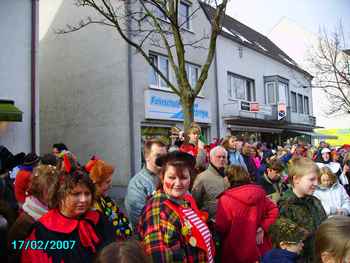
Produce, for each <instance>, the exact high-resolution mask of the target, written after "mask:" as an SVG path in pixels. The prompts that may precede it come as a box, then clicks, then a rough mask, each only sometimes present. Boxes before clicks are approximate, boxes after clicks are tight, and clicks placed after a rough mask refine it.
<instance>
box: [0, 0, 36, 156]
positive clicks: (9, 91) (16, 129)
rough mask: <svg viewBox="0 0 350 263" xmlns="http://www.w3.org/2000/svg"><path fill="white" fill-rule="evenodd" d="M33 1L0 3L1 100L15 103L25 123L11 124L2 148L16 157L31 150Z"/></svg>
mask: <svg viewBox="0 0 350 263" xmlns="http://www.w3.org/2000/svg"><path fill="white" fill-rule="evenodd" d="M31 2H32V1H31V0H1V7H0V37H1V39H0V43H1V44H0V45H1V49H0V50H1V55H0V82H1V86H0V98H6V99H10V100H14V101H15V105H16V107H18V108H19V109H20V110H21V111H22V112H23V121H22V122H10V123H8V128H7V129H5V130H3V131H1V133H0V144H1V145H5V146H6V147H8V148H9V149H10V151H12V152H13V153H17V152H20V151H23V152H29V151H30V150H31V139H30V134H31V132H30V119H31V108H30V105H31V99H30V97H31V96H30V95H31V91H30V89H31V82H30V81H31V78H30V76H31V75H30V74H31V55H30V54H31Z"/></svg>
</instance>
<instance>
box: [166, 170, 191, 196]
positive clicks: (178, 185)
mask: <svg viewBox="0 0 350 263" xmlns="http://www.w3.org/2000/svg"><path fill="white" fill-rule="evenodd" d="M181 173H182V174H180V175H179V174H178V171H177V169H176V167H174V166H171V165H169V166H168V167H167V169H166V171H165V173H164V179H163V190H164V192H165V193H166V194H168V195H169V196H171V197H174V198H181V197H182V196H183V195H184V194H185V193H187V191H188V188H189V187H190V181H191V179H190V171H189V170H188V169H187V168H183V169H182V171H181Z"/></svg>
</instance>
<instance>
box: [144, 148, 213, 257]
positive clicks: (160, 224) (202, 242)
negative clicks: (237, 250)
mask: <svg viewBox="0 0 350 263" xmlns="http://www.w3.org/2000/svg"><path fill="white" fill-rule="evenodd" d="M157 165H159V166H162V171H161V181H162V186H161V187H160V190H158V191H157V192H156V193H155V194H154V195H153V197H152V198H151V199H150V200H149V201H148V202H147V204H146V206H145V208H144V211H143V215H142V216H141V218H140V221H139V224H138V227H137V232H138V236H139V238H140V239H141V241H142V242H143V245H144V247H145V251H146V253H147V254H148V255H150V257H151V258H152V260H153V262H174V263H176V262H181V263H182V262H183V263H187V262H214V255H215V251H214V243H213V240H212V237H211V234H210V231H209V229H208V227H207V225H206V223H205V221H206V218H207V215H205V214H204V213H202V212H200V211H199V210H198V208H197V206H196V203H195V201H194V199H193V198H192V196H191V195H190V194H188V188H189V185H190V172H191V170H193V168H194V166H195V159H194V158H193V157H192V156H191V155H189V154H187V153H183V152H171V153H168V154H167V155H165V156H163V157H160V158H158V160H157Z"/></svg>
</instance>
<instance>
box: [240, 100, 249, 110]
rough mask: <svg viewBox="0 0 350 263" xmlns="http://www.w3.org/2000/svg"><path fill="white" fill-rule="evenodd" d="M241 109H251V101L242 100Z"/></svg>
mask: <svg viewBox="0 0 350 263" xmlns="http://www.w3.org/2000/svg"><path fill="white" fill-rule="evenodd" d="M241 110H246V111H250V102H247V101H241Z"/></svg>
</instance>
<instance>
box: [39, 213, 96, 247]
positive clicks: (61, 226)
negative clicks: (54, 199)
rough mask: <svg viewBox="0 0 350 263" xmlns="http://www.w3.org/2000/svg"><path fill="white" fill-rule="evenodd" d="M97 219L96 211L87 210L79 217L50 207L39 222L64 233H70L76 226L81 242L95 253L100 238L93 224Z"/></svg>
mask: <svg viewBox="0 0 350 263" xmlns="http://www.w3.org/2000/svg"><path fill="white" fill-rule="evenodd" d="M99 219H100V214H99V213H98V212H97V211H88V212H86V213H85V214H83V216H82V217H80V218H68V217H65V216H64V215H62V214H61V213H60V212H59V211H58V209H52V210H49V212H47V214H45V215H44V216H42V217H41V218H40V219H39V222H40V223H41V224H43V225H44V226H45V227H46V228H47V229H48V230H50V231H55V232H59V233H64V234H70V233H72V232H73V231H74V230H75V229H77V228H78V234H79V239H80V242H81V244H82V245H83V246H84V247H86V248H90V249H91V251H92V252H93V253H95V252H96V248H95V246H96V245H98V244H99V243H100V238H99V237H98V236H97V234H96V232H95V229H94V227H93V225H96V224H97V223H98V221H99Z"/></svg>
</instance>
